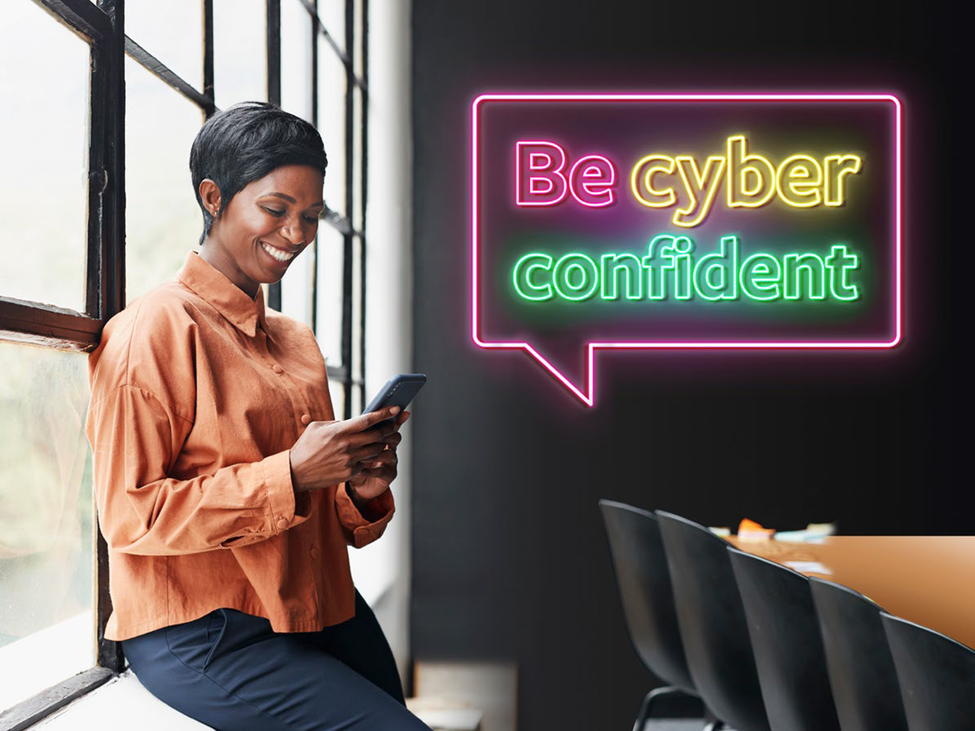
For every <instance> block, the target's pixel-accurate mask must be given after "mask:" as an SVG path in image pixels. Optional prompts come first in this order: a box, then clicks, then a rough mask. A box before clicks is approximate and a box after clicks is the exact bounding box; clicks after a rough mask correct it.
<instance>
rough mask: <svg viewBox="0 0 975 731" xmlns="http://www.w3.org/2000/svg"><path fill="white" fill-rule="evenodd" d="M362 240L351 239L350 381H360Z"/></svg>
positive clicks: (361, 370) (356, 237) (361, 369)
mask: <svg viewBox="0 0 975 731" xmlns="http://www.w3.org/2000/svg"><path fill="white" fill-rule="evenodd" d="M361 348H362V239H361V238H359V237H358V236H355V237H353V239H352V379H353V380H356V379H358V380H362V375H363V373H362V372H363V367H362V358H361V357H360V353H361Z"/></svg>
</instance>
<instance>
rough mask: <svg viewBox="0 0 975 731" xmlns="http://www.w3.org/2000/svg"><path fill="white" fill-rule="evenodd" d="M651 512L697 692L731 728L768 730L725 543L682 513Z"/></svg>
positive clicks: (746, 730)
mask: <svg viewBox="0 0 975 731" xmlns="http://www.w3.org/2000/svg"><path fill="white" fill-rule="evenodd" d="M655 512H656V516H657V520H658V521H659V524H660V534H661V536H662V538H663V542H664V546H665V548H666V553H667V564H668V566H669V567H670V578H671V583H672V585H673V588H674V604H675V606H676V608H677V621H678V625H679V626H680V635H681V639H682V640H683V642H684V655H685V657H686V658H687V666H688V669H689V670H690V673H691V679H692V680H693V681H694V685H695V687H696V688H697V692H698V694H699V695H700V696H701V699H702V700H703V701H704V705H705V706H706V707H707V708H708V709H710V710H711V712H712V713H714V714H715V716H716V717H717V718H719V719H721V721H722V722H723V723H724V724H727V725H728V726H731V727H732V728H734V729H735V731H769V723H768V718H767V717H766V713H765V705H764V703H763V702H762V691H761V688H760V686H759V683H758V675H757V673H756V670H755V658H754V656H753V655H752V646H751V641H750V640H749V638H748V627H747V625H746V622H745V612H744V609H743V608H742V604H741V597H740V596H739V594H738V585H737V583H736V582H735V576H734V574H733V573H732V569H731V561H730V559H729V557H728V552H727V546H728V542H727V541H725V540H723V539H721V538H718V537H717V536H716V535H714V534H713V533H711V531H709V530H708V529H707V528H705V527H704V526H703V525H699V524H698V523H695V522H693V521H690V520H687V519H686V518H682V517H680V516H678V515H674V514H673V513H667V512H664V511H661V510H657V511H655ZM722 725H723V724H722V723H721V722H717V723H715V724H712V728H714V729H717V728H720V727H721V726H722Z"/></svg>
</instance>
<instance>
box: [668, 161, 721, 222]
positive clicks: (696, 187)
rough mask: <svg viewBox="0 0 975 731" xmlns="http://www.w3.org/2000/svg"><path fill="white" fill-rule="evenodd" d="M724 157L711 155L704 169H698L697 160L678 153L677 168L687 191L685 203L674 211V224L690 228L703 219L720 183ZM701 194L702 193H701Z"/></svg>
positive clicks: (709, 208)
mask: <svg viewBox="0 0 975 731" xmlns="http://www.w3.org/2000/svg"><path fill="white" fill-rule="evenodd" d="M724 163H725V159H724V158H723V157H721V156H720V155H711V156H710V157H709V158H708V159H707V161H706V162H705V164H704V171H703V172H701V170H699V169H698V166H697V160H695V159H694V158H693V157H691V156H690V155H678V157H677V169H678V170H679V171H680V177H681V180H683V181H684V190H685V192H686V193H687V198H688V200H687V205H686V206H684V207H683V208H679V209H677V211H675V212H674V217H673V219H672V220H673V222H674V225H675V226H684V227H685V228H690V227H691V226H697V225H698V224H699V223H701V221H703V220H704V219H705V218H706V217H707V215H708V212H709V211H710V210H711V204H712V203H714V197H715V195H717V193H718V188H719V187H720V185H721V176H722V174H723V173H724ZM702 194H703V195H702Z"/></svg>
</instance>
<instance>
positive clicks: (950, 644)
mask: <svg viewBox="0 0 975 731" xmlns="http://www.w3.org/2000/svg"><path fill="white" fill-rule="evenodd" d="M946 601H951V599H950V597H948V598H946ZM880 617H881V620H882V621H883V623H884V630H885V631H886V633H887V641H888V642H889V643H890V652H891V655H892V656H893V658H894V667H896V668H897V680H898V683H899V684H900V688H901V697H902V698H903V699H904V711H905V714H906V716H907V726H908V728H909V729H910V730H911V731H945V729H969V730H970V729H975V650H972V649H971V648H969V647H967V646H965V645H963V644H961V643H960V642H955V640H953V639H951V638H950V637H945V636H944V635H943V634H940V633H938V632H935V631H934V630H931V629H928V628H927V627H922V626H920V625H917V624H914V623H913V622H908V621H907V620H906V619H901V618H900V617H893V616H891V615H889V614H887V613H886V612H881V614H880Z"/></svg>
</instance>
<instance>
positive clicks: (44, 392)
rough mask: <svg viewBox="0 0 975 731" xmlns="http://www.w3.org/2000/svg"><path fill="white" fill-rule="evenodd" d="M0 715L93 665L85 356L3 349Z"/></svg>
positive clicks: (0, 365) (7, 345)
mask: <svg viewBox="0 0 975 731" xmlns="http://www.w3.org/2000/svg"><path fill="white" fill-rule="evenodd" d="M0 373H3V377H2V378H0V434H2V438H0V597H2V598H3V600H2V601H0V711H2V710H3V709H5V708H8V707H10V706H11V705H13V704H14V703H18V702H20V701H22V700H24V699H25V698H28V697H30V696H32V695H34V694H35V693H37V692H39V691H41V690H43V689H44V688H47V687H49V686H51V685H54V684H55V683H57V682H59V681H61V680H64V679H65V678H68V677H70V676H72V675H74V674H75V673H77V672H80V671H81V670H85V669H87V668H90V667H91V666H92V665H94V663H95V656H94V649H93V648H94V642H93V640H94V631H93V623H92V562H93V559H92V546H93V537H92V536H93V533H92V530H93V529H92V526H93V511H94V501H93V499H92V494H91V450H90V449H89V448H88V440H87V437H86V435H85V417H86V416H87V410H88V399H89V396H90V393H89V390H88V360H87V357H86V356H85V354H83V353H72V352H67V351H60V350H54V349H52V348H37V347H32V346H28V345H16V344H12V343H0Z"/></svg>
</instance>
